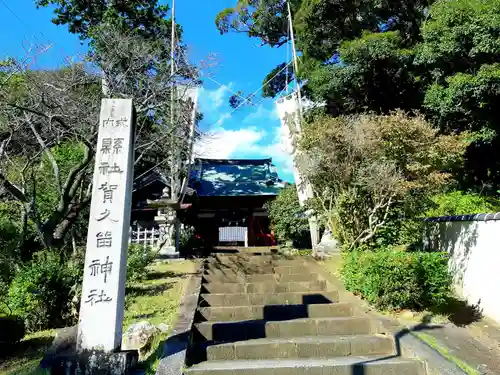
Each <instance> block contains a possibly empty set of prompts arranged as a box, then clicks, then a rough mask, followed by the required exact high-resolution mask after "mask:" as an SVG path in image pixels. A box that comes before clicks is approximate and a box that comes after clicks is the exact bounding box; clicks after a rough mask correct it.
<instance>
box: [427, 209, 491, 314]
mask: <svg viewBox="0 0 500 375" xmlns="http://www.w3.org/2000/svg"><path fill="white" fill-rule="evenodd" d="M481 216H484V215H481ZM496 216H497V215H495V217H496ZM425 237H426V241H427V243H428V245H429V246H430V247H431V248H433V249H439V250H441V251H445V252H447V253H448V254H449V255H450V261H449V268H450V271H451V272H452V275H453V278H454V282H455V287H456V291H457V293H458V294H459V295H460V296H461V297H463V298H464V299H466V300H467V302H468V303H469V304H470V305H474V306H478V307H479V309H481V310H482V312H483V314H484V315H485V316H488V317H490V318H492V319H494V320H496V321H497V322H499V323H500V220H489V221H484V220H477V221H446V222H429V230H428V233H426V236H425Z"/></svg>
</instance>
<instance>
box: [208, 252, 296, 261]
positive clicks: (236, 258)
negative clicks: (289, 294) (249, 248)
mask: <svg viewBox="0 0 500 375" xmlns="http://www.w3.org/2000/svg"><path fill="white" fill-rule="evenodd" d="M206 261H207V262H212V263H270V262H292V261H299V262H303V261H304V260H303V259H301V258H291V257H284V256H282V255H275V254H267V255H241V254H239V255H215V256H213V257H210V258H208V259H207V260H206Z"/></svg>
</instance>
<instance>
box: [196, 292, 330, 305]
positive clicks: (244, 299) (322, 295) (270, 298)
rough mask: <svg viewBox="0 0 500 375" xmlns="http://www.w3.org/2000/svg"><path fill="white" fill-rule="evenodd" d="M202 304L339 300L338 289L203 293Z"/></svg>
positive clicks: (305, 302) (281, 303)
mask: <svg viewBox="0 0 500 375" xmlns="http://www.w3.org/2000/svg"><path fill="white" fill-rule="evenodd" d="M201 298H202V306H203V305H206V304H208V305H209V306H248V305H299V304H315V303H330V302H338V300H339V293H338V292H337V291H328V292H325V291H311V292H302V293H300V292H297V293H275V294H264V293H254V294H246V293H239V294H202V295H201Z"/></svg>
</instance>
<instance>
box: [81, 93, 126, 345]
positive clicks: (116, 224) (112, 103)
mask: <svg viewBox="0 0 500 375" xmlns="http://www.w3.org/2000/svg"><path fill="white" fill-rule="evenodd" d="M133 116H134V112H133V106H132V100H131V99H103V100H102V103H101V115H100V124H99V136H98V139H97V150H96V157H95V168H94V178H93V186H92V202H91V206H90V219H89V227H88V235H87V250H86V254H85V268H84V276H83V287H82V299H81V307H80V319H79V323H78V339H77V350H78V351H79V352H83V351H100V352H113V351H116V350H118V349H120V346H121V341H122V324H123V310H124V298H125V279H126V268H127V250H128V236H129V227H130V211H131V196H132V183H133V174H134V165H133V163H134V137H135V129H134V119H133Z"/></svg>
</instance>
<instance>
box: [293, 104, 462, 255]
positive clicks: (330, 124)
mask: <svg viewBox="0 0 500 375" xmlns="http://www.w3.org/2000/svg"><path fill="white" fill-rule="evenodd" d="M468 142H469V140H468V134H467V133H462V134H461V135H460V136H457V135H438V132H437V130H436V129H433V127H432V126H431V125H430V124H429V123H428V122H427V121H425V119H424V118H423V117H421V116H416V117H409V116H407V115H406V114H405V113H403V112H401V111H397V112H394V113H392V114H390V115H385V116H380V115H379V116H377V115H361V116H360V115H358V116H340V117H335V118H334V117H328V116H323V117H317V118H316V119H315V120H314V121H313V122H311V123H309V124H307V125H306V126H304V127H303V135H302V139H301V142H300V145H299V147H300V148H302V150H303V151H304V153H305V155H306V157H307V159H308V160H309V161H310V162H309V163H308V164H305V165H303V166H302V168H303V172H304V173H306V174H307V176H308V178H309V180H310V181H311V183H312V184H313V186H314V188H315V191H316V192H317V194H316V197H315V200H316V201H317V203H316V205H315V207H316V210H317V211H318V212H320V216H321V218H322V219H323V220H324V224H325V225H326V226H327V227H328V228H329V229H330V231H331V232H332V234H333V235H334V236H336V237H337V238H338V239H339V240H340V241H341V242H343V244H345V245H347V246H348V248H354V247H358V246H360V245H361V244H363V245H365V246H375V247H376V246H383V245H394V244H398V243H400V242H401V240H402V239H401V238H398V237H399V235H403V233H404V236H405V237H406V239H409V238H410V237H413V238H415V234H416V233H415V230H417V227H416V226H415V225H414V223H412V221H411V220H413V219H415V218H416V217H419V216H422V215H423V213H424V212H425V210H426V209H427V206H428V199H429V197H430V196H431V195H432V194H435V193H436V192H439V191H441V189H443V188H446V187H447V186H448V185H449V184H450V183H451V182H452V179H451V175H450V171H451V170H452V169H453V168H456V167H457V166H459V165H460V164H461V161H462V156H463V153H464V152H465V149H466V147H467V145H468ZM402 221H404V222H406V223H407V226H401V222H402ZM391 229H392V230H391ZM394 229H396V230H394ZM406 239H405V240H406Z"/></svg>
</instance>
